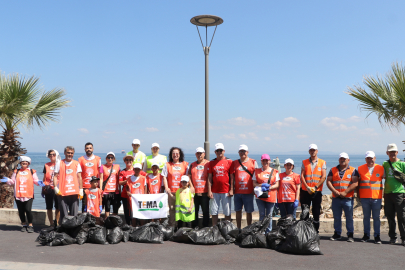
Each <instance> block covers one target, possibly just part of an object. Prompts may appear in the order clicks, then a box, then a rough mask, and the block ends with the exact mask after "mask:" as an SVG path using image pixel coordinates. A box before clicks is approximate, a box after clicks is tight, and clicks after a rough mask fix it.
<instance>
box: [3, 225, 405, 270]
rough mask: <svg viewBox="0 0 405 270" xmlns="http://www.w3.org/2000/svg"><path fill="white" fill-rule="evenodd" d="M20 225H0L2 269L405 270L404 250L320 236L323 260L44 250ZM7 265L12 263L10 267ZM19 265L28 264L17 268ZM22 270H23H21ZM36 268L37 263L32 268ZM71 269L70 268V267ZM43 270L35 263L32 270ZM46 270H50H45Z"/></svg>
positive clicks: (152, 247)
mask: <svg viewBox="0 0 405 270" xmlns="http://www.w3.org/2000/svg"><path fill="white" fill-rule="evenodd" d="M19 229H20V227H19V226H17V225H0V241H1V246H0V269H24V267H25V269H27V267H28V266H29V265H28V264H27V263H42V264H44V263H45V264H55V265H56V264H57V265H59V266H58V267H56V266H52V265H49V266H50V268H49V269H86V268H81V267H79V266H92V267H97V266H98V267H107V268H132V269H134V268H139V269H187V268H188V269H190V268H191V269H195V268H200V269H218V268H222V269H244V270H246V269H268V268H273V267H280V268H279V269H283V270H284V269H297V268H300V269H311V270H313V269H340V270H342V269H356V270H359V269H368V270H370V269H403V268H404V266H405V263H404V260H403V259H402V258H403V254H404V253H405V247H403V246H401V245H389V244H388V242H387V241H388V236H387V235H383V236H382V240H383V245H376V244H374V243H362V242H360V240H359V239H360V238H361V236H362V235H360V234H359V235H355V237H357V239H356V240H357V241H356V242H355V243H347V242H346V241H335V242H332V241H330V240H329V237H330V235H322V240H321V250H322V252H323V253H324V255H323V256H299V255H290V254H282V253H279V252H276V251H274V250H270V249H243V248H240V247H238V246H237V245H234V244H231V245H220V246H196V245H191V244H180V243H174V242H165V243H164V244H141V243H133V242H128V243H120V244H118V245H96V244H84V245H82V246H79V245H76V244H75V245H70V246H62V247H48V246H40V245H38V243H36V242H34V240H35V239H36V237H37V236H38V234H37V233H33V234H28V233H21V232H20V231H19ZM7 262H14V264H13V263H7ZM16 262H20V263H25V264H17V263H16ZM17 266H20V267H21V268H18V267H17ZM31 266H35V265H31ZM68 266H72V267H68ZM35 268H37V269H45V268H43V267H40V265H37V267H34V268H33V269H35ZM47 269H48V268H47Z"/></svg>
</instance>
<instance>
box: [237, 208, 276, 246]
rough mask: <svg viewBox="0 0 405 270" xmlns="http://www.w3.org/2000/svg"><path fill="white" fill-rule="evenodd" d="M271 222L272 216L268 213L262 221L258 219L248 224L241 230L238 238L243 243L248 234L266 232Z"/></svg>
mask: <svg viewBox="0 0 405 270" xmlns="http://www.w3.org/2000/svg"><path fill="white" fill-rule="evenodd" d="M270 222H272V216H271V215H267V216H266V217H264V219H263V220H262V221H256V222H255V223H252V224H250V225H248V226H246V227H245V228H243V229H242V230H241V231H240V233H239V235H238V237H237V239H236V240H237V241H238V242H240V243H242V241H243V239H244V238H245V237H247V236H248V235H251V233H252V232H254V233H256V232H257V233H261V234H264V233H265V232H266V229H267V228H268V227H269V225H270Z"/></svg>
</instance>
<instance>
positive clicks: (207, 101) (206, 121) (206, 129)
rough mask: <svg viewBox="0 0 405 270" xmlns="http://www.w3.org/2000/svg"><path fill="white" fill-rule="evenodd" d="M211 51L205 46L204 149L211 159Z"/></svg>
mask: <svg viewBox="0 0 405 270" xmlns="http://www.w3.org/2000/svg"><path fill="white" fill-rule="evenodd" d="M209 53H210V47H204V54H205V142H204V150H205V158H206V159H208V160H210V142H209V127H210V125H209V117H208V116H209V110H208V105H209V98H208V97H209V95H208V94H209V93H208V89H209V87H208V56H209Z"/></svg>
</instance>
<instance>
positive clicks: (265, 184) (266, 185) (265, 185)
mask: <svg viewBox="0 0 405 270" xmlns="http://www.w3.org/2000/svg"><path fill="white" fill-rule="evenodd" d="M263 188H266V190H269V188H270V184H267V183H263V184H262V190H263ZM266 190H264V191H266Z"/></svg>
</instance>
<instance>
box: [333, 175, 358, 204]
mask: <svg viewBox="0 0 405 270" xmlns="http://www.w3.org/2000/svg"><path fill="white" fill-rule="evenodd" d="M353 172H354V168H353V167H349V169H347V170H346V171H345V174H344V175H343V178H342V179H341V178H340V176H339V169H338V168H336V167H333V168H332V185H333V187H334V188H335V189H336V190H337V191H339V192H343V191H345V190H346V189H347V188H348V187H349V186H350V184H351V183H352V176H353ZM332 194H333V193H332ZM353 194H354V190H352V191H351V192H349V193H348V194H346V198H351V197H353ZM333 197H334V198H335V197H336V196H335V194H333Z"/></svg>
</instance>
